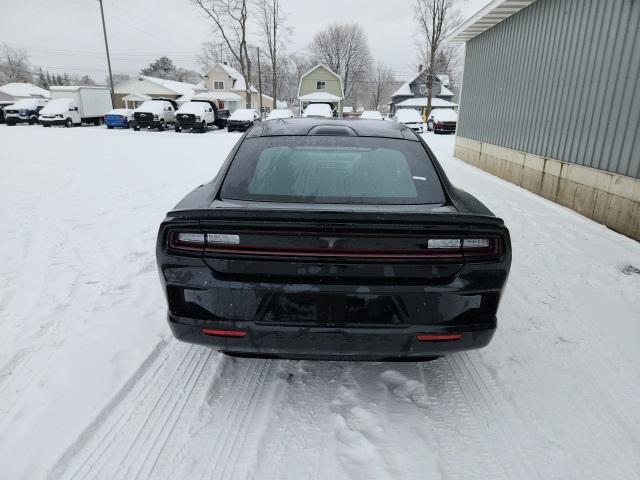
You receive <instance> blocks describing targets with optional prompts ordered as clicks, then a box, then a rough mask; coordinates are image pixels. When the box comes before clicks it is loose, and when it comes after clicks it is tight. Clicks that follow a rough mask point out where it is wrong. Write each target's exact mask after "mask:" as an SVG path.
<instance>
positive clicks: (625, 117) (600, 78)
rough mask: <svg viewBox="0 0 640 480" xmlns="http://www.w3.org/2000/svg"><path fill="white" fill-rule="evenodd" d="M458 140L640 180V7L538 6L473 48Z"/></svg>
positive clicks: (596, 3)
mask: <svg viewBox="0 0 640 480" xmlns="http://www.w3.org/2000/svg"><path fill="white" fill-rule="evenodd" d="M458 134H459V135H461V136H463V137H467V138H471V139H474V140H478V141H480V142H486V143H492V144H495V145H500V146H503V147H507V148H513V149H516V150H521V151H525V152H529V153H533V154H537V155H541V156H544V157H551V158H555V159H558V160H562V161H565V162H571V163H577V164H580V165H586V166H589V167H594V168H598V169H601V170H607V171H611V172H616V173H620V174H623V175H628V176H631V177H635V178H640V0H538V1H537V2H535V3H533V4H532V5H531V6H529V7H527V8H525V9H524V10H521V11H520V12H518V13H517V14H515V15H513V16H511V17H509V18H508V19H506V20H504V21H503V22H502V23H499V24H498V25H496V26H495V27H493V28H491V29H489V30H487V31H486V32H484V33H482V34H480V35H478V36H477V37H475V38H473V39H472V40H470V41H469V42H468V43H467V46H466V59H465V69H464V81H463V85H462V98H461V102H460V120H459V126H458Z"/></svg>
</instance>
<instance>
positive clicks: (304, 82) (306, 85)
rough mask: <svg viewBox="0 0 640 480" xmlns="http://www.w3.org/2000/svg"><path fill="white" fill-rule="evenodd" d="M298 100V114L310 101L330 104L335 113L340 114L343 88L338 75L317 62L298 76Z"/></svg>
mask: <svg viewBox="0 0 640 480" xmlns="http://www.w3.org/2000/svg"><path fill="white" fill-rule="evenodd" d="M298 101H299V106H298V108H299V110H300V112H299V113H300V114H302V112H304V109H305V108H307V106H309V105H310V104H312V103H326V104H328V105H330V106H331V108H332V109H333V110H334V112H336V115H338V116H341V115H342V108H343V102H344V89H343V88H342V79H341V78H340V75H338V74H337V73H335V72H333V71H331V69H329V67H327V66H326V65H323V64H321V63H319V64H318V65H316V66H315V67H313V68H312V69H311V70H309V71H308V72H306V73H304V74H303V75H302V76H301V77H300V83H299V84H298Z"/></svg>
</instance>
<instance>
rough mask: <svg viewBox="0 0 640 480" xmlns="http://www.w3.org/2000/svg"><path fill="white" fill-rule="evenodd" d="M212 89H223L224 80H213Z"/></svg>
mask: <svg viewBox="0 0 640 480" xmlns="http://www.w3.org/2000/svg"><path fill="white" fill-rule="evenodd" d="M213 89H214V90H224V82H223V81H222V80H220V81H218V80H215V81H214V82H213Z"/></svg>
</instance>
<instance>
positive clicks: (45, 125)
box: [42, 123, 51, 128]
mask: <svg viewBox="0 0 640 480" xmlns="http://www.w3.org/2000/svg"><path fill="white" fill-rule="evenodd" d="M42 126H43V127H44V128H49V127H50V126H51V125H48V124H46V123H43V124H42Z"/></svg>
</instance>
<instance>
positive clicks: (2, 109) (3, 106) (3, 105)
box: [0, 101, 13, 123]
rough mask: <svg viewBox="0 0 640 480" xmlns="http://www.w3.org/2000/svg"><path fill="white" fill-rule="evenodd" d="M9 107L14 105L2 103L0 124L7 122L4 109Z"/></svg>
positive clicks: (0, 106)
mask: <svg viewBox="0 0 640 480" xmlns="http://www.w3.org/2000/svg"><path fill="white" fill-rule="evenodd" d="M9 105H13V102H12V101H0V123H5V122H6V120H5V118H4V109H5V108H7V107H8V106H9Z"/></svg>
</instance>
